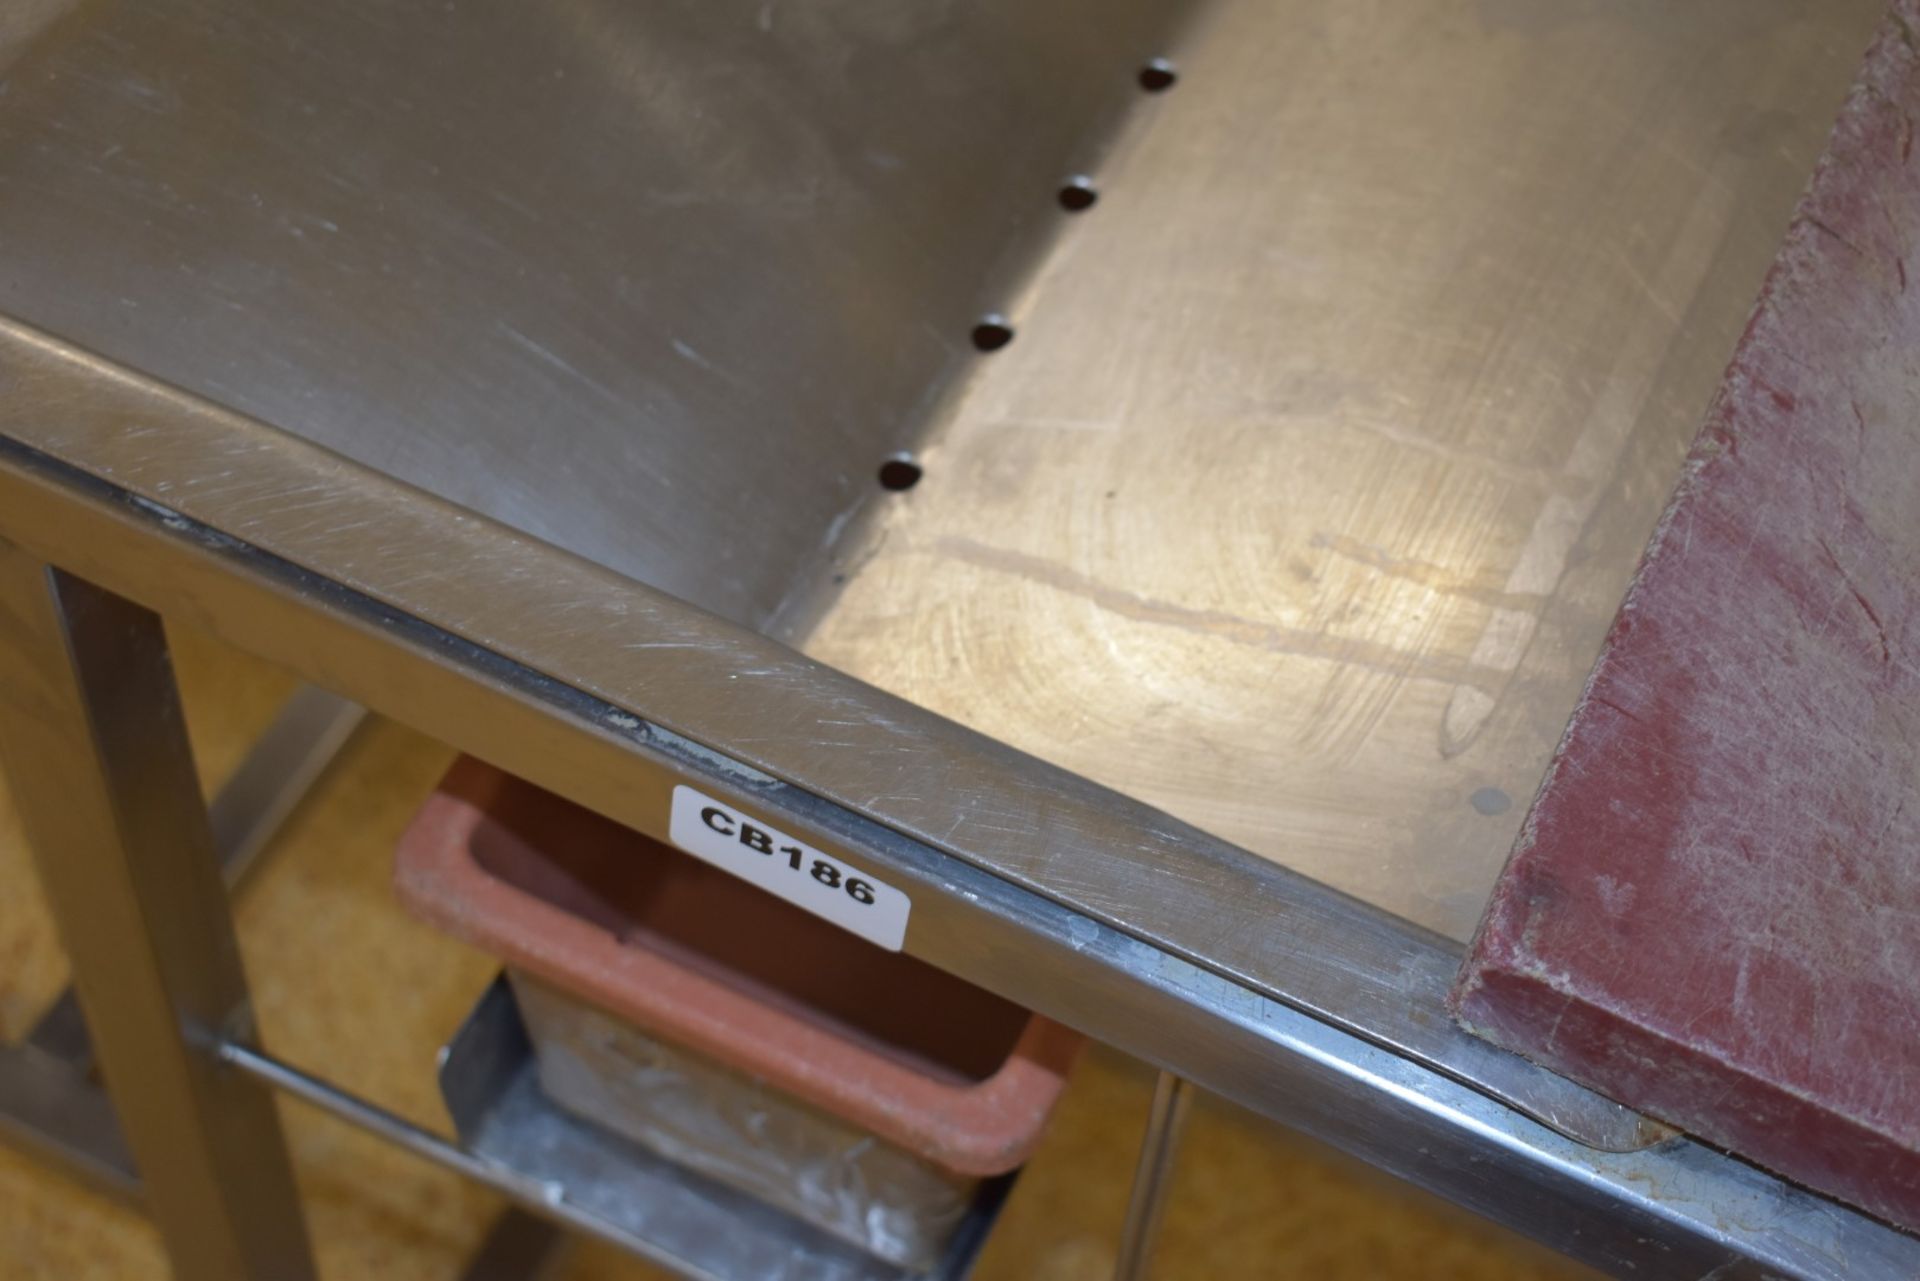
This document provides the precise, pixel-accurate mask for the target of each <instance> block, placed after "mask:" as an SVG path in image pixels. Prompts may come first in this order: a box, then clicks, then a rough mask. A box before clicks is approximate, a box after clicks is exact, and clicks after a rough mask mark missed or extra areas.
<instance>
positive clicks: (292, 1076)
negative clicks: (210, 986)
mask: <svg viewBox="0 0 1920 1281" xmlns="http://www.w3.org/2000/svg"><path fill="white" fill-rule="evenodd" d="M218 1053H219V1056H220V1058H221V1060H222V1061H223V1062H225V1063H227V1064H228V1065H229V1066H231V1067H233V1068H235V1069H237V1075H241V1076H245V1077H249V1078H252V1079H253V1080H255V1081H258V1082H260V1083H261V1084H264V1085H267V1086H271V1087H272V1088H274V1089H276V1090H281V1091H284V1092H285V1093H287V1094H290V1095H292V1096H293V1097H294V1098H296V1099H299V1100H300V1101H302V1102H303V1103H309V1104H311V1105H312V1106H314V1107H316V1108H319V1109H320V1110H321V1111H322V1112H325V1113H327V1114H328V1115H330V1116H332V1117H334V1118H336V1119H338V1120H341V1121H345V1122H346V1123H347V1124H349V1125H352V1126H356V1127H358V1128H359V1129H362V1130H365V1131H367V1132H368V1133H369V1134H372V1135H374V1136H376V1137H378V1138H381V1139H385V1140H386V1141H387V1142H389V1143H391V1144H393V1145H395V1146H396V1147H401V1148H405V1149H406V1150H407V1151H409V1152H411V1153H413V1154H414V1155H415V1156H417V1157H421V1158H423V1159H425V1160H427V1161H431V1162H433V1163H434V1164H435V1165H439V1166H444V1167H445V1168H447V1169H449V1170H453V1171H455V1172H457V1173H460V1174H464V1175H465V1176H467V1177H468V1178H469V1179H472V1180H473V1181H474V1182H475V1183H479V1184H481V1185H483V1186H485V1187H489V1188H492V1189H493V1190H494V1191H496V1192H498V1193H500V1194H501V1195H502V1196H505V1197H506V1198H507V1199H508V1200H510V1201H512V1202H514V1203H515V1204H516V1205H518V1206H521V1207H523V1208H524V1209H526V1210H529V1211H532V1212H533V1213H535V1214H538V1215H540V1216H541V1217H543V1218H546V1219H549V1220H551V1221H553V1222H555V1223H558V1224H561V1225H563V1226H565V1227H568V1228H572V1229H574V1230H575V1231H577V1232H581V1233H584V1234H586V1235H588V1236H592V1237H597V1238H599V1239H601V1240H603V1241H607V1242H609V1243H611V1244H613V1245H615V1246H618V1247H620V1248H621V1249H623V1250H631V1249H632V1248H633V1244H632V1242H630V1241H628V1240H626V1239H625V1238H623V1237H621V1236H620V1235H618V1234H617V1233H614V1232H610V1231H609V1230H608V1229H607V1227H606V1225H605V1224H603V1223H602V1222H601V1221H600V1219H599V1218H598V1217H597V1216H595V1215H591V1214H587V1213H585V1212H583V1211H582V1210H580V1209H578V1208H577V1207H575V1206H574V1205H572V1204H570V1203H569V1202H568V1201H567V1199H566V1195H565V1193H566V1189H565V1188H563V1187H561V1186H560V1185H558V1184H548V1183H542V1182H540V1181H538V1180H535V1179H529V1178H526V1177H524V1176H522V1175H518V1174H516V1173H514V1172H513V1171H512V1170H509V1169H508V1168H506V1167H505V1166H502V1165H496V1164H494V1163H493V1162H491V1161H486V1160H483V1159H481V1158H480V1157H477V1156H475V1155H474V1154H473V1153H471V1152H469V1151H467V1150H466V1149H465V1148H463V1147H461V1146H459V1145H458V1144H456V1143H451V1142H449V1141H447V1140H446V1139H443V1138H441V1137H440V1136H439V1135H437V1134H435V1133H433V1131H431V1130H426V1129H422V1128H421V1127H420V1126H417V1125H415V1124H414V1123H413V1122H411V1121H409V1120H407V1119H406V1118H405V1117H401V1116H396V1115H394V1114H393V1113H392V1112H389V1111H387V1110H386V1109H385V1108H382V1107H379V1106H377V1105H375V1104H372V1103H369V1102H367V1101H366V1100H365V1099H362V1098H359V1097H357V1096H355V1095H352V1094H348V1093H347V1092H346V1091H345V1090H342V1089H340V1088H338V1087H337V1086H334V1085H331V1084H329V1083H328V1082H326V1081H322V1080H321V1079H319V1078H318V1077H315V1076H310V1075H308V1074H307V1073H305V1072H302V1071H301V1070H300V1069H299V1068H296V1067H294V1066H292V1065H291V1064H287V1063H282V1062H281V1061H280V1060H278V1059H276V1058H273V1057H272V1056H271V1055H267V1054H263V1053H261V1052H260V1051H258V1050H255V1049H252V1048H250V1047H248V1046H245V1045H241V1044H238V1043H236V1042H228V1043H226V1044H224V1045H221V1046H220V1047H219V1048H218ZM651 1262H654V1263H658V1264H660V1265H661V1266H663V1267H668V1268H672V1269H673V1270H674V1271H676V1272H678V1273H679V1274H680V1275H682V1276H687V1277H690V1278H693V1279H694V1281H727V1279H726V1278H722V1277H715V1276H713V1275H712V1274H710V1273H702V1272H695V1271H692V1270H690V1269H689V1268H688V1267H687V1265H686V1263H685V1262H684V1261H683V1260H679V1259H672V1258H664V1257H656V1258H653V1259H651Z"/></svg>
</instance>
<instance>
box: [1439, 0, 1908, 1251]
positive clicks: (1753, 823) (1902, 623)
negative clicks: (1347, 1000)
mask: <svg viewBox="0 0 1920 1281" xmlns="http://www.w3.org/2000/svg"><path fill="white" fill-rule="evenodd" d="M1916 27H1920V0H1898V2H1897V3H1895V4H1894V5H1893V7H1892V12H1891V14H1890V16H1889V18H1888V20H1887V22H1886V24H1885V25H1884V27H1883V28H1882V30H1881V32H1880V34H1879V35H1878V37H1877V38H1876V40H1875V42H1874V44H1873V46H1872V48H1871V49H1870V50H1869V52H1868V55H1867V60H1866V64H1865V67H1864V69H1863V71H1862V73H1861V77H1860V79H1859V81H1858V82H1857V84H1856V85H1855V87H1854V89H1853V91H1852V93H1851V94H1850V96H1849V98H1848V100H1847V102H1846V105H1845V107H1844V109H1843V111H1842V113H1841V117H1840V120H1839V123H1838V125H1837V126H1836V128H1835V131H1834V135H1833V138H1832V140H1831V141H1830V143H1829V145H1828V148H1827V151H1826V153H1825V154H1824V156H1823V157H1822V159H1821V161H1820V164H1819V166H1818V167H1817V169H1816V170H1815V173H1814V177H1813V180H1812V184H1811V186H1810V187H1809V189H1808V192H1807V194H1806V195H1805V196H1804V197H1803V199H1802V201H1801V204H1800V207H1799V209H1798V211H1797V212H1796V215H1795V217H1794V220H1793V224H1792V226H1791V229H1790V230H1789V232H1788V235H1787V238H1786V242H1785V245H1784V247H1783V248H1782V249H1781V251H1780V254H1779V256H1778V258H1777V259H1776V261H1775V263H1774V265H1773V268H1772V270H1771V272H1770V273H1769V276H1768V278H1767V281H1766V284H1765V286H1764V288H1763V291H1762V294H1761V297H1760V301H1759V303H1758V305H1757V307H1756V310H1755V312H1754V315H1753V318H1752V321H1751V322H1750V324H1749V326H1748V329H1747V332H1746V334H1745V335H1744V337H1743V338H1742V340H1741V343H1740V346H1739V349H1738V351H1737V353H1736V354H1735V357H1734V360H1733V362H1732V365H1731V366H1730V367H1729V369H1728V371H1727V374H1726V376H1725V379H1724V381H1723V383H1722V385H1721V389H1720V392H1719V394H1718V396H1717V397H1716V399H1715V401H1714V404H1713V406H1712V408H1711V409H1710V411H1709V414H1708V417H1707V422H1706V425H1705V427H1704V428H1703V429H1702V431H1701V433H1700V435H1699V437H1698V438H1697V440H1696V441H1695V444H1694V447H1693V450H1692V453H1691V455H1690V457H1689V459H1688V462H1687V465H1686V469H1685V471H1684V473H1683V476H1682V479H1681V483H1680V485H1679V488H1678V490H1677V492H1676V494H1675V496H1674V498H1673V501H1672V503H1671V504H1670V506H1669V508H1668V510H1667V512H1666V514H1665V516H1664V517H1663V518H1662V521H1661V523H1660V526H1659V528H1658V530H1657V531H1656V533H1655V535H1654V537H1653V540H1652V543H1651V544H1650V546H1649V548H1648V550H1647V553H1646V556H1645V558H1644V559H1643V561H1642V563H1641V566H1640V568H1639V571H1638V572H1637V574H1636V576H1635V580H1634V583H1633V585H1632V587H1631V589H1630V590H1629V592H1628V594H1627V596H1626V598H1625V600H1624V602H1623V604H1622V606H1621V609H1620V613H1619V616H1618V617H1617V619H1616V620H1615V622H1614V625H1613V628H1612V630H1611V631H1610V633H1609V634H1608V636H1607V639H1606V642H1605V645H1604V647H1603V650H1602V654H1601V657H1600V659H1599V661H1598V663H1597V665H1596V667H1595V669H1594V672H1593V674H1592V676H1591V678H1590V679H1589V682H1588V685H1587V688H1586V691H1585V693H1584V694H1583V696H1582V698H1581V700H1580V702H1579V705H1578V706H1577V708H1576V709H1575V711H1574V714H1573V717H1572V720H1571V722H1570V724H1569V726H1568V729H1567V733H1566V735H1565V737H1564V738H1563V740H1562V742H1561V744H1560V747H1559V749H1558V751H1557V752H1556V754H1555V757H1554V760H1553V763H1552V765H1551V766H1550V768H1549V771H1548V774H1547V777H1546V780H1545V782H1544V783H1543V785H1542V788H1541V791H1540V794H1539V796H1538V798H1537V799H1536V801H1535V803H1534V806H1533V809H1532V811H1531V813H1530V814H1529V816H1528V818H1527V822H1526V824H1525V826H1524V828H1523V829H1522V832H1521V835H1520V838H1519V840H1518V842H1517V844H1516V846H1515V848H1514V851H1513V854H1512V856H1511V858H1510V860H1509V862H1508V864H1507V867H1506V870H1505V872H1504V873H1503V875H1502V877H1501V879H1500V881H1499V883H1498V885H1497V886H1496V888H1495V890H1494V894H1493V898H1492V900H1491V902H1490V904H1489V906H1488V910H1487V914H1486V916H1485V918H1484V919H1483V920H1482V922H1481V926H1480V930H1479V932H1478V934H1477V935H1476V937H1475V939H1474V942H1473V945H1472V947H1471V949H1470V952H1469V956H1468V959H1467V962H1466V964H1465V966H1464V967H1463V969H1462V972H1461V977H1460V980H1459V983H1458V984H1457V986H1456V988H1455V990H1454V993H1453V1006H1454V1012H1455V1014H1456V1016H1457V1017H1458V1018H1459V1019H1460V1021H1461V1022H1462V1023H1463V1024H1464V1025H1466V1026H1467V1027H1468V1028H1469V1029H1470V1030H1472V1031H1474V1032H1476V1033H1478V1034H1480V1035H1482V1036H1484V1037H1487V1038H1488V1039H1490V1040H1492V1041H1495V1042H1497V1043H1499V1044H1501V1045H1504V1046H1506V1047H1508V1048H1510V1049H1513V1050H1515V1051H1518V1052H1519V1053H1521V1054H1524V1055H1526V1056H1527V1057H1529V1058H1531V1059H1534V1060H1536V1061H1538V1062H1540V1063H1543V1064H1545V1065H1547V1066H1548V1067H1551V1068H1553V1069H1555V1070H1556V1071H1559V1072H1562V1073H1564V1074H1565V1075H1567V1076H1569V1077H1573V1078H1575V1079H1577V1080H1579V1081H1582V1082H1584V1083H1586V1084H1588V1085H1590V1086H1592V1087H1594V1088H1595V1089H1598V1090H1600V1091H1602V1092H1604V1093H1606V1094H1609V1095H1611V1096H1613V1097H1614V1098H1616V1099H1618V1100H1620V1101H1621V1102H1623V1103H1626V1104H1628V1105H1631V1106H1633V1107H1636V1108H1639V1109H1642V1110H1644V1111H1647V1112H1650V1113H1652V1114H1654V1115H1656V1116H1659V1117H1661V1118H1662V1119H1665V1120H1667V1121H1669V1122H1672V1123H1674V1124H1676V1125H1678V1126H1680V1127H1682V1128H1684V1129H1686V1130H1688V1131H1690V1132H1692V1133H1694V1134H1696V1135H1699V1136H1701V1137H1703V1138H1705V1139H1707V1140H1708V1141H1710V1142H1713V1143H1716V1144H1720V1145H1722V1146H1725V1147H1727V1148H1729V1149H1731V1150H1733V1151H1735V1152H1737V1153H1739V1154H1741V1155H1744V1156H1746V1157H1748V1158H1749V1159H1751V1160H1754V1161H1756V1162H1758V1163H1760V1164H1763V1165H1765V1166H1768V1167H1770V1168H1772V1169H1774V1170H1776V1171H1778V1172H1779V1173H1781V1174H1783V1175H1785V1176H1787V1177H1788V1178H1791V1179H1793V1180H1795V1181H1798V1182H1800V1183H1803V1184H1805V1185H1807V1186H1809V1187H1812V1188H1815V1189H1817V1190H1820V1191H1824V1192H1827V1193H1829V1194H1831V1195H1834V1196H1837V1197H1840V1198H1843V1199H1845V1200H1848V1201H1851V1202H1853V1203H1854V1204H1856V1205H1859V1206H1861V1207H1863V1208H1865V1209H1867V1210H1869V1211H1871V1212H1873V1213H1875V1214H1878V1215H1881V1216H1883V1217H1885V1218H1887V1219H1889V1220H1892V1221H1893V1222H1895V1223H1898V1224H1901V1225H1903V1226H1905V1227H1907V1228H1910V1229H1920V797H1916V795H1915V792H1916V788H1917V787H1920V748H1917V747H1916V744H1920V649H1916V647H1915V644H1914V641H1915V639H1916V630H1915V624H1916V611H1917V607H1920V280H1915V281H1912V282H1911V283H1912V285H1913V286H1914V288H1909V284H1910V282H1909V276H1910V274H1911V273H1912V272H1913V271H1915V270H1920V256H1916V255H1915V253H1914V250H1915V247H1916V241H1917V240H1920V171H1917V170H1916V166H1915V158H1914V147H1915V143H1914V134H1915V119H1916V116H1920V71H1917V70H1916V62H1917V58H1916V37H1915V29H1916Z"/></svg>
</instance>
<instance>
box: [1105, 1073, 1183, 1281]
mask: <svg viewBox="0 0 1920 1281" xmlns="http://www.w3.org/2000/svg"><path fill="white" fill-rule="evenodd" d="M1192 1098H1193V1087H1192V1086H1190V1085H1188V1084H1187V1083H1186V1082H1185V1081H1184V1080H1182V1079H1181V1078H1179V1077H1177V1076H1174V1075H1173V1074H1172V1073H1171V1072H1162V1073H1161V1074H1160V1079H1159V1080H1158V1081H1156V1082H1155V1083H1154V1087H1153V1110H1152V1111H1151V1112H1149V1113H1148V1114H1147V1130H1146V1133H1145V1134H1144V1135H1143V1136H1141V1139H1140V1162H1139V1164H1138V1165H1136V1166H1135V1167H1134V1170H1133V1193H1132V1195H1131V1196H1130V1197H1129V1198H1128V1200H1127V1221H1126V1224H1125V1225H1124V1226H1123V1227H1122V1228H1121V1230H1120V1254H1119V1258H1118V1259H1117V1260H1116V1261H1115V1263H1114V1265H1113V1277H1114V1281H1145V1278H1146V1275H1147V1265H1148V1263H1149V1262H1150V1261H1151V1260H1152V1257H1153V1242H1154V1238H1155V1237H1156V1236H1157V1235H1158V1234H1159V1230H1160V1212H1161V1211H1162V1210H1163V1209H1165V1208H1166V1200H1167V1190H1168V1188H1169V1187H1170V1186H1171V1185H1172V1183H1173V1163H1174V1158H1175V1156H1176V1155H1177V1153H1178V1150H1179V1147H1180V1132H1181V1130H1183V1129H1184V1128H1185V1127H1186V1123H1187V1105H1188V1104H1189V1103H1190V1102H1191V1101H1192Z"/></svg>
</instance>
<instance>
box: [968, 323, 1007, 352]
mask: <svg viewBox="0 0 1920 1281" xmlns="http://www.w3.org/2000/svg"><path fill="white" fill-rule="evenodd" d="M972 337H973V346H974V349H975V350H976V351H999V350H1000V349H1001V348H1002V347H1004V346H1006V345H1007V344H1008V343H1010V342H1012V341H1013V326H1012V325H1009V324H1008V323H1007V318H1006V317H1005V316H983V317H982V318H981V320H980V323H979V324H977V325H975V326H974V327H973V335H972Z"/></svg>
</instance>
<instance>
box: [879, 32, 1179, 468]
mask: <svg viewBox="0 0 1920 1281" xmlns="http://www.w3.org/2000/svg"><path fill="white" fill-rule="evenodd" d="M1135 79H1137V80H1138V81H1139V82H1140V87H1141V88H1142V89H1144V90H1146V91H1147V92H1148V93H1164V92H1165V91H1166V90H1168V89H1171V88H1172V87H1173V82H1174V81H1175V80H1177V79H1179V73H1178V72H1176V71H1175V70H1174V67H1173V63H1171V62H1169V61H1168V60H1167V59H1165V58H1154V59H1152V60H1151V61H1149V62H1148V63H1147V64H1146V65H1145V66H1143V67H1141V68H1140V71H1139V74H1138V75H1137V76H1136V77H1135ZM1055 198H1056V199H1057V200H1058V201H1059V202H1060V207H1061V208H1062V209H1064V210H1066V211H1067V212H1068V213H1082V212H1084V211H1086V210H1088V209H1091V208H1093V206H1094V202H1095V201H1097V200H1099V199H1100V191H1099V189H1098V188H1096V187H1095V186H1094V185H1093V179H1091V178H1089V177H1087V176H1086V175H1085V174H1075V175H1074V176H1073V177H1071V178H1069V179H1067V181H1066V183H1065V184H1064V185H1063V186H1062V187H1061V188H1060V190H1059V192H1058V193H1056V197H1055ZM969 336H970V337H971V338H972V339H973V347H974V350H975V351H999V350H1000V349H1001V348H1002V347H1004V346H1006V345H1007V344H1008V343H1010V342H1012V341H1013V326H1012V325H1010V324H1008V323H1007V318H1006V317H1005V316H1001V315H988V316H982V317H981V318H980V321H979V323H977V324H976V325H974V327H973V331H972V333H971V334H970V335H969ZM921 474H922V472H921V468H920V464H919V463H917V462H915V461H914V460H913V455H911V454H895V455H893V456H892V457H891V458H888V459H887V460H886V461H885V462H883V463H881V464H880V486H881V488H883V489H890V490H893V491H894V492H895V493H900V492H902V491H904V490H909V489H912V488H913V487H914V486H915V485H917V484H919V483H920V477H921Z"/></svg>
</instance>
